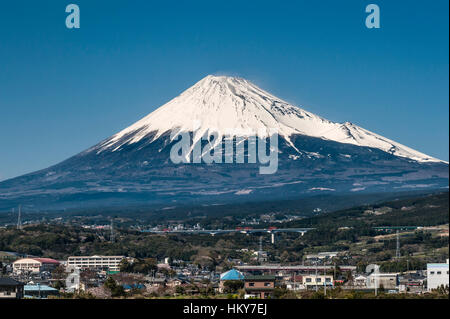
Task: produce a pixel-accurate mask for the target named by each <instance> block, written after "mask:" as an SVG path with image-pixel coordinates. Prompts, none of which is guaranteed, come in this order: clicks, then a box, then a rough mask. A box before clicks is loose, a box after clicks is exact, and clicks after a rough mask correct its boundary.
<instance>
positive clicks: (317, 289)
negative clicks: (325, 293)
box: [314, 261, 319, 292]
mask: <svg viewBox="0 0 450 319" xmlns="http://www.w3.org/2000/svg"><path fill="white" fill-rule="evenodd" d="M315 265H316V278H315V279H314V280H315V281H316V292H318V291H319V286H318V285H317V261H316V262H315Z"/></svg>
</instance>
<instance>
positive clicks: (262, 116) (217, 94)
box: [96, 75, 442, 162]
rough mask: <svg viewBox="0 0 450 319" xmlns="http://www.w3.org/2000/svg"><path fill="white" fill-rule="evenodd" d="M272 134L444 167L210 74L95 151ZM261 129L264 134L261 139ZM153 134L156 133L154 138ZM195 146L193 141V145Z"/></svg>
mask: <svg viewBox="0 0 450 319" xmlns="http://www.w3.org/2000/svg"><path fill="white" fill-rule="evenodd" d="M268 129H275V130H277V131H278V134H279V135H280V136H281V137H283V138H284V139H286V140H287V142H288V143H289V144H291V145H292V147H293V148H294V149H295V150H296V151H297V152H298V150H297V149H296V148H295V146H293V144H292V143H291V142H290V136H292V135H293V134H301V135H306V136H311V137H318V138H321V139H324V140H331V141H336V142H340V143H347V144H353V145H358V146H366V147H372V148H377V149H380V150H383V151H385V152H388V153H390V154H393V155H396V156H400V157H406V158H410V159H412V160H415V161H418V162H442V161H440V160H439V159H436V158H433V157H431V156H428V155H426V154H423V153H421V152H418V151H416V150H413V149H411V148H409V147H406V146H404V145H402V144H399V143H396V142H394V141H392V140H389V139H387V138H385V137H383V136H380V135H378V134H375V133H372V132H370V131H368V130H366V129H364V128H362V127H359V126H357V125H355V124H352V123H350V122H346V123H335V122H331V121H329V120H326V119H324V118H322V117H320V116H317V115H315V114H313V113H310V112H308V111H306V110H304V109H301V108H299V107H296V106H293V105H291V104H289V103H287V102H286V101H283V100H282V99H280V98H278V97H276V96H274V95H272V94H270V93H268V92H266V91H264V90H262V89H260V88H259V87H257V86H256V85H254V84H252V83H250V82H249V81H247V80H245V79H242V78H237V77H227V76H212V75H209V76H207V77H205V78H204V79H202V80H200V81H199V82H198V83H196V84H195V85H194V86H192V87H190V88H189V89H187V90H186V91H184V92H183V93H181V94H180V95H179V96H178V97H176V98H174V99H172V100H171V101H169V102H168V103H166V104H165V105H163V106H161V107H160V108H158V109H157V110H155V111H154V112H152V113H150V114H149V115H147V116H146V117H144V118H143V119H141V120H140V121H138V122H136V123H135V124H133V125H131V126H129V127H127V128H126V129H124V130H122V131H120V132H119V133H117V134H115V135H113V136H112V137H111V138H109V139H107V140H105V141H104V142H103V143H102V144H100V146H99V147H98V148H97V149H96V151H97V152H98V153H100V152H104V151H106V150H109V151H116V150H118V149H120V148H121V147H122V146H123V145H125V144H133V143H137V142H139V141H140V140H142V139H143V138H145V137H147V136H149V135H150V134H151V136H152V139H153V140H156V139H157V138H158V137H159V136H161V135H162V134H164V133H166V132H170V131H173V130H176V131H184V132H193V131H196V132H198V133H201V134H200V135H199V136H201V135H202V134H203V133H204V132H207V131H208V130H214V131H216V132H218V133H219V136H224V135H226V134H227V132H230V130H231V131H232V132H240V133H239V134H238V135H241V136H248V135H249V134H252V135H253V134H254V133H255V132H259V134H260V136H261V135H263V136H264V135H265V136H267V134H269V130H268ZM261 130H263V131H265V132H266V133H265V134H261V132H262V131H261ZM155 133H156V134H155ZM194 142H195V141H194Z"/></svg>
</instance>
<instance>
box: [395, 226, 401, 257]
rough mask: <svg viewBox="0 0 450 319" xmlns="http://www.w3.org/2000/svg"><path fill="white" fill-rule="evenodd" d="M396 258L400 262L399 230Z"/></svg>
mask: <svg viewBox="0 0 450 319" xmlns="http://www.w3.org/2000/svg"><path fill="white" fill-rule="evenodd" d="M395 258H396V259H397V262H398V261H399V260H400V235H399V233H398V229H397V245H396V251H395Z"/></svg>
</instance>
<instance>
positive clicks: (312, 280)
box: [303, 274, 333, 288]
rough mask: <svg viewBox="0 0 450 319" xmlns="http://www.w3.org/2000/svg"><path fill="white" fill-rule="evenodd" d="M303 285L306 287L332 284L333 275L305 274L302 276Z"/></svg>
mask: <svg viewBox="0 0 450 319" xmlns="http://www.w3.org/2000/svg"><path fill="white" fill-rule="evenodd" d="M303 285H304V286H305V287H306V288H311V287H316V286H319V287H323V286H328V287H329V286H333V276H331V275H319V274H318V275H306V276H303Z"/></svg>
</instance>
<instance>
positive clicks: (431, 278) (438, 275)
mask: <svg viewBox="0 0 450 319" xmlns="http://www.w3.org/2000/svg"><path fill="white" fill-rule="evenodd" d="M448 276H449V275H448V259H447V263H445V264H427V289H428V291H430V290H432V289H436V288H438V287H440V286H444V287H445V286H448Z"/></svg>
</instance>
